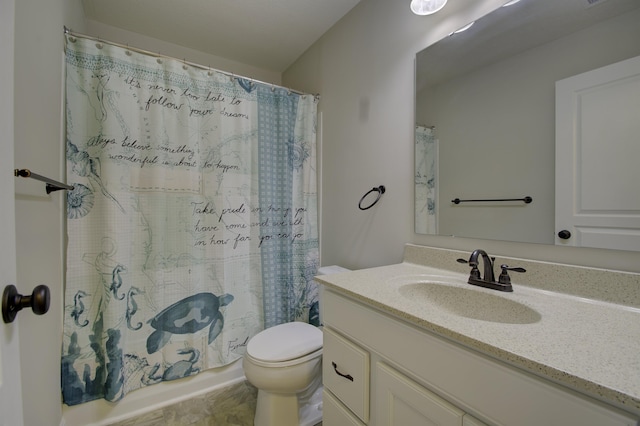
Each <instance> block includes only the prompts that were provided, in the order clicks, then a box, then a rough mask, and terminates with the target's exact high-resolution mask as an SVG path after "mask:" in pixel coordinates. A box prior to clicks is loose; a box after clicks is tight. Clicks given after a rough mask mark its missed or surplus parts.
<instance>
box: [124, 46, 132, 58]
mask: <svg viewBox="0 0 640 426" xmlns="http://www.w3.org/2000/svg"><path fill="white" fill-rule="evenodd" d="M124 53H125V54H126V55H127V56H131V51H130V50H129V43H127V50H125V51H124Z"/></svg>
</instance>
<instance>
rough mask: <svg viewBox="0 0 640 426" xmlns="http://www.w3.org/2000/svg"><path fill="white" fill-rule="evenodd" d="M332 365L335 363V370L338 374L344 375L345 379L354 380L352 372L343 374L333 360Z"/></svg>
mask: <svg viewBox="0 0 640 426" xmlns="http://www.w3.org/2000/svg"><path fill="white" fill-rule="evenodd" d="M331 365H333V371H335V372H336V374H337V375H338V376H341V377H344V378H345V379H347V380H351V381H352V382H353V376H352V375H351V374H342V373H341V372H339V371H338V366H337V365H336V363H335V362H333V361H332V362H331Z"/></svg>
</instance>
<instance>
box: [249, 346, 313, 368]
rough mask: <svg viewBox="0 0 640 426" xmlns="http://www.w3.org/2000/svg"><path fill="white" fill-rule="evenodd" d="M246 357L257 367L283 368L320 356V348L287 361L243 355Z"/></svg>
mask: <svg viewBox="0 0 640 426" xmlns="http://www.w3.org/2000/svg"><path fill="white" fill-rule="evenodd" d="M245 356H246V358H247V359H248V361H249V362H250V363H252V364H255V365H257V366H258V367H267V368H284V367H291V366H292V365H296V364H302V363H305V362H307V361H309V360H311V359H314V358H317V357H319V356H322V348H321V349H318V350H317V351H314V352H311V353H310V354H307V355H304V356H301V357H298V358H294V359H290V360H288V361H275V362H274V361H262V360H260V359H257V358H254V357H252V356H251V355H249V354H246V355H245Z"/></svg>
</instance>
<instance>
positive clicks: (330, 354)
mask: <svg viewBox="0 0 640 426" xmlns="http://www.w3.org/2000/svg"><path fill="white" fill-rule="evenodd" d="M322 381H323V383H324V387H325V389H328V390H330V391H331V392H332V393H333V394H334V395H335V396H336V397H337V398H338V399H339V400H340V401H342V403H343V404H344V405H346V406H347V407H348V408H349V409H350V410H351V411H353V413H354V414H355V415H356V416H358V417H359V418H360V420H362V421H363V422H365V423H367V422H368V421H369V353H368V352H367V351H365V350H363V349H361V348H360V347H358V346H356V345H355V344H354V343H352V342H350V341H349V340H347V339H345V338H344V337H342V336H340V335H339V334H337V333H335V332H334V331H332V330H331V329H328V328H327V327H325V328H324V342H323V355H322Z"/></svg>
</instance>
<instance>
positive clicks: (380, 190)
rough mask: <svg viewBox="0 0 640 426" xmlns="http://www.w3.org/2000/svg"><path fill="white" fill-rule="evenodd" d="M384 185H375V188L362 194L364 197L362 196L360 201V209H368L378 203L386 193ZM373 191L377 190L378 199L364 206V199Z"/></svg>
mask: <svg viewBox="0 0 640 426" xmlns="http://www.w3.org/2000/svg"><path fill="white" fill-rule="evenodd" d="M384 191H385V189H384V185H380V186H378V187H374V188H373V189H371V190H370V191H369V192H367V193H366V194H364V195H363V196H362V198H360V202H359V203H358V207H359V208H360V210H367V209H370V208H371V207H373V206H375V205H376V203H377V202H378V200H379V199H380V197H382V194H384ZM372 192H377V193H378V196H377V197H376V199H375V200H374V201H373V203H371V204H369V205H368V206H367V207H362V201H363V200H364V199H365V198H367V195H369V194H371V193H372Z"/></svg>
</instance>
